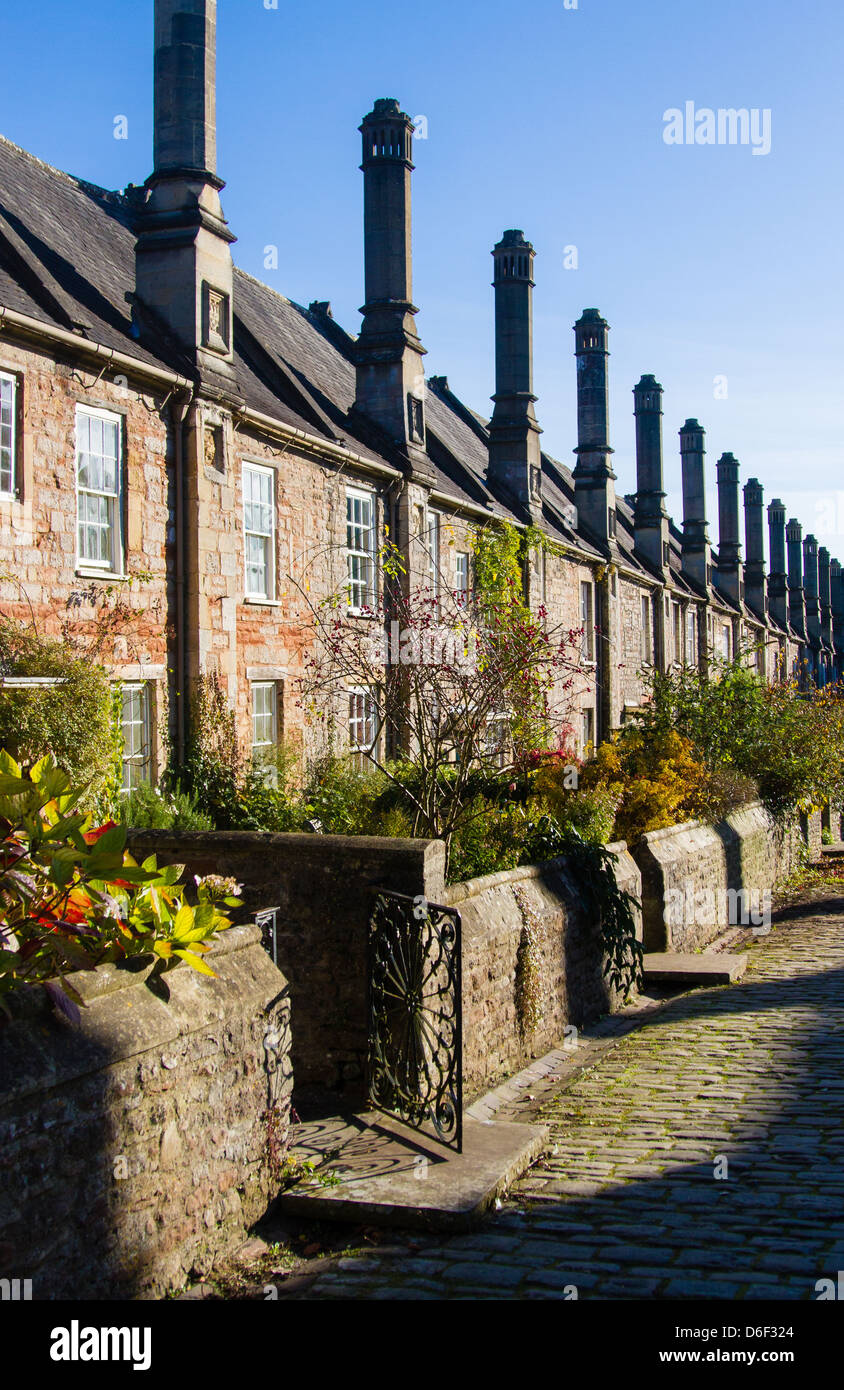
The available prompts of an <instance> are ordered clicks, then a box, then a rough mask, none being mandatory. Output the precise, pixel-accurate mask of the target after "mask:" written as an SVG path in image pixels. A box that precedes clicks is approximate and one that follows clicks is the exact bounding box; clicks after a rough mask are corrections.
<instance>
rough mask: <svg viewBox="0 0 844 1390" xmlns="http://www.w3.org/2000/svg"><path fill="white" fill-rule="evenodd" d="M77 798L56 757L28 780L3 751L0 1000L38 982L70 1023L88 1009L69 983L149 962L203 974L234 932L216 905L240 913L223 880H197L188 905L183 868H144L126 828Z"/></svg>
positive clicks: (149, 865)
mask: <svg viewBox="0 0 844 1390" xmlns="http://www.w3.org/2000/svg"><path fill="white" fill-rule="evenodd" d="M79 802H80V793H79V790H78V789H76V790H75V789H74V788H73V787H72V785H71V781H70V778H69V777H68V775H67V773H66V772H64V771H63V770H61V769H60V768H59V767H58V766H57V765H56V761H55V759H54V758H53V757H52V755H47V756H46V757H44V758H42V759H40V761H39V762H37V763H36V764H35V765H34V766H33V767H32V768H31V770H30V771H29V773H28V775H24V773H23V771H22V769H21V767H20V765H19V764H18V763H17V762H16V761H15V760H14V759H13V758H12V757H11V756H10V755H9V754H8V753H7V752H5V751H3V752H0V832H2V842H0V997H2V994H3V993H6V992H8V991H11V990H13V989H17V988H20V987H21V986H23V985H32V984H42V985H44V986H45V988H46V989H47V991H48V993H49V994H50V996H51V998H52V999H53V1001H54V1003H55V1004H56V1005H57V1006H58V1007H59V1008H60V1009H62V1010H63V1011H64V1012H65V1013H66V1014H68V1015H69V1016H70V1017H73V1018H76V1017H78V1013H77V1009H76V1006H77V1005H80V1004H82V1003H83V1002H84V1001H83V1000H82V999H81V997H80V995H79V993H78V991H77V990H76V989H75V988H74V986H73V984H72V983H71V981H70V980H69V979H68V978H67V976H68V974H70V973H72V972H74V971H77V970H92V969H94V968H95V967H96V966H97V965H100V964H102V963H103V962H106V961H112V962H121V961H124V960H126V959H128V958H129V957H141V956H149V957H150V958H151V960H152V961H155V960H156V959H157V961H158V962H159V968H160V969H169V968H171V967H172V966H174V965H177V964H178V963H179V962H180V961H183V962H185V963H186V964H188V965H190V966H192V967H193V968H194V969H195V970H198V971H200V972H201V973H203V974H205V975H213V974H214V971H213V970H212V969H211V967H210V966H209V965H208V964H207V962H206V961H205V960H204V959H203V957H204V956H205V954H206V953H207V951H208V950H209V949H210V945H211V943H212V942H213V940H214V938H215V937H216V935H217V933H218V932H220V931H224V930H225V929H226V928H227V927H229V926H230V925H231V923H230V921H229V918H228V917H227V916H226V915H225V914H224V913H223V912H221V911H220V904H221V903H222V904H223V905H224V906H228V907H236V906H239V902H240V900H239V898H238V897H236V896H235V895H234V894H233V893H232V892H231V891H230V888H231V885H230V884H228V882H227V881H225V880H220V881H217V880H215V879H209V880H199V881H198V882H197V896H198V902H197V903H196V905H195V906H192V905H190V904H189V903H187V902H185V899H184V889H183V888H182V887H180V886H179V884H178V880H179V878H180V877H181V875H182V873H183V865H180V864H174V865H170V866H168V867H167V868H163V869H159V868H158V866H157V863H156V860H155V856H154V855H153V856H150V858H148V859H146V860H145V861H144V863H143V864H141V865H138V864H137V863H136V861H135V860H134V859H133V858H132V856H131V855H130V854H128V853H127V852H126V848H125V846H126V828H125V826H119V825H115V824H114V823H113V822H109V823H107V824H105V825H100V826H94V825H93V823H92V820H91V817H90V816H89V815H87V814H86V813H84V812H82V811H80V810H79Z"/></svg>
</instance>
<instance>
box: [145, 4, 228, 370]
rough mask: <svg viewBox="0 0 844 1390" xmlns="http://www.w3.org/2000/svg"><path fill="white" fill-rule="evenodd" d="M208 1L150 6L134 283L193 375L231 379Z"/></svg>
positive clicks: (213, 14)
mask: <svg viewBox="0 0 844 1390" xmlns="http://www.w3.org/2000/svg"><path fill="white" fill-rule="evenodd" d="M216 34H217V0H155V117H154V129H155V134H154V166H155V167H154V169H153V172H152V173H151V174H150V176H149V178H148V179H147V181H146V184H145V188H146V199H145V202H144V204H143V206H142V208H141V209H140V211H139V214H138V223H137V232H138V240H137V243H136V248H135V286H136V291H137V297H138V299H139V300H140V301H141V304H142V305H145V306H147V307H149V308H150V309H152V310H153V311H154V312H155V313H156V314H157V316H158V317H159V318H160V319H162V320H163V321H164V322H165V323H166V325H167V327H168V328H169V329H170V330H171V332H172V333H173V334H174V335H175V337H176V338H177V339H178V340H179V341H180V342H181V343H182V345H183V346H184V348H185V350H186V351H187V354H188V356H189V357H190V359H191V361H192V362H193V363H194V365H195V366H196V368H197V370H198V373H199V375H200V377H202V378H203V379H204V378H210V379H211V380H212V381H213V380H214V379H215V378H217V379H221V378H222V379H223V380H224V381H225V383H226V384H227V385H228V386H229V387H230V386H231V383H232V381H233V366H232V364H233V350H232V257H231V243H232V242H233V241H234V240H235V238H234V236H233V235H232V233H231V232H230V231H229V229H228V226H227V224H226V221H225V218H224V217H223V211H222V207H221V205H220V189H221V188H223V187H224V184H223V181H222V179H220V178H219V177H218V176H217V129H216Z"/></svg>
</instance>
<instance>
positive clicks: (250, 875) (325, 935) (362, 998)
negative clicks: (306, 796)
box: [129, 830, 445, 1099]
mask: <svg viewBox="0 0 844 1390" xmlns="http://www.w3.org/2000/svg"><path fill="white" fill-rule="evenodd" d="M129 847H130V849H131V850H132V853H133V854H134V855H135V856H136V857H141V856H143V855H146V854H152V853H155V854H156V855H157V856H158V862H159V864H172V863H184V864H187V865H188V867H189V870H190V872H191V873H192V874H200V875H202V874H208V873H218V874H226V875H232V876H233V877H235V878H236V879H237V881H238V883H242V884H243V894H242V896H243V899H244V911H246V912H248V913H249V915H250V916H251V915H254V913H255V912H258V911H261V910H264V909H267V908H273V907H277V908H279V909H280V910H279V913H278V932H277V949H278V957H277V959H278V966H279V969H280V970H281V971H282V972H283V973H284V975H285V977H286V979H287V981H288V983H289V986H290V1001H291V1009H292V1016H293V1030H292V1031H293V1042H292V1049H293V1050H292V1062H293V1071H294V1074H295V1077H296V1088H297V1096H298V1097H299V1098H300V1099H301V1098H302V1097H303V1096H305V1097H306V1096H307V1093H308V1092H316V1091H322V1090H332V1091H341V1092H342V1091H345V1092H347V1093H348V1094H349V1097H350V1098H351V1099H354V1098H362V1096H363V1093H364V1079H365V1072H366V1050H367V1049H366V1039H367V1002H366V950H367V926H368V923H369V918H370V916H371V914H372V908H373V905H374V902H375V890H376V889H377V888H391V889H393V890H394V891H396V892H399V893H408V894H410V895H411V896H415V895H416V894H425V895H426V896H427V897H428V898H429V899H430V901H432V902H442V901H443V892H444V891H445V890H444V874H445V847H444V845H443V844H442V842H441V841H439V840H401V839H390V838H380V837H377V836H365V835H358V836H346V835H295V834H289V835H273V834H268V833H259V832H252V831H244V830H238V831H234V830H233V831H214V832H213V833H208V832H206V831H191V832H181V833H179V832H176V831H170V830H150V831H133V832H131V834H130V836H129Z"/></svg>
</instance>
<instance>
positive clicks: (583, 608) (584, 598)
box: [580, 580, 595, 661]
mask: <svg viewBox="0 0 844 1390" xmlns="http://www.w3.org/2000/svg"><path fill="white" fill-rule="evenodd" d="M580 626H581V627H582V628H583V637H582V638H581V643H580V655H581V657H582V658H583V660H584V661H594V660H595V592H594V587H593V585H592V582H591V580H581V583H580Z"/></svg>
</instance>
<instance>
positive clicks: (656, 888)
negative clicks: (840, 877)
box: [632, 803, 820, 951]
mask: <svg viewBox="0 0 844 1390" xmlns="http://www.w3.org/2000/svg"><path fill="white" fill-rule="evenodd" d="M806 834H808V836H809V841H810V853H811V852H812V851H813V847H814V846H816V847H817V851H816V852H817V855H818V856H819V853H820V813H819V812H818V813H816V814H815V815H813V816H810V817H808V818H807V829H806V831H803V832H801V830H800V829H798V828H796V827H795V829H794V830H792V831H791V832H790V833H788V834H783V833H782V832H781V831H779V830H778V829H777V827H776V826H775V825H774V824H773V823H772V821H771V820H770V817H769V816H768V813H767V812H766V811H765V809H764V808H763V807H762V806H761V805H760V804H759V803H754V804H753V805H750V806H745V807H742V808H741V810H739V811H735V812H733V814H732V815H731V816H728V817H727V819H726V820H723V821H720V822H719V823H718V824H717V825H705V824H703V822H701V821H688V822H686V823H685V824H683V825H675V826H671V827H670V828H669V829H667V830H652V831H650V832H649V833H648V834H646V835H643V836H642V838H641V840H640V841H639V842H638V844H636V845H635V846H634V847H633V850H632V853H633V857H634V859H635V860H636V863H637V864H638V866H639V869H640V870H641V874H642V911H643V922H644V944H645V950H646V951H694V950H697V949H699V948H700V947H703V946H706V945H707V944H708V943H709V942H710V941H712V940H714V938H715V937H716V936H719V935H720V934H721V933H722V932H724V931H726V930H727V929H728V927H730V926H735V925H739V923H740V921H741V917H740V914H741V909H742V905H743V904H742V901H741V900H740V899H736V898H735V894H736V893H739V892H741V891H742V890H743V891H744V892H745V893H746V894H747V895H748V897H747V899H746V900H745V904H746V907H747V908H748V909H751V908H754V909H755V910H756V912H757V916H758V913H759V910H760V909H763V907H764V895H765V894H766V893H770V892H772V891H773V890H774V888H775V887H776V885H777V884H778V883H779V882H780V881H781V880H782V879H783V878H785V877H787V875H788V874H789V873H791V872H792V870H793V869H794V868H795V867H796V866H797V864H798V862H799V861H800V859H801V856H802V855H803V854H805V848H803V847H804V846H805V843H806V840H805V836H806ZM731 890H732V892H733V895H734V897H733V899H732V900H731V899H730V897H729V893H730V891H731ZM757 904H758V906H757ZM731 918H732V920H731ZM737 918H738V920H737ZM748 925H752V923H750V922H748Z"/></svg>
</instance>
